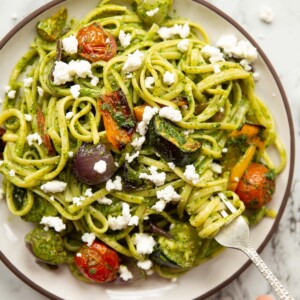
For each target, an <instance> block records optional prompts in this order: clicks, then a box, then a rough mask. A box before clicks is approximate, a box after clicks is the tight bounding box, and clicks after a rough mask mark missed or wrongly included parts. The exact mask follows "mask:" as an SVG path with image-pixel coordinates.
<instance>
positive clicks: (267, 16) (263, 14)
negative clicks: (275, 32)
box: [259, 6, 274, 24]
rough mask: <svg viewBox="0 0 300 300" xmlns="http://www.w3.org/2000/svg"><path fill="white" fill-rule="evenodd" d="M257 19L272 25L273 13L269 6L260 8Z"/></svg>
mask: <svg viewBox="0 0 300 300" xmlns="http://www.w3.org/2000/svg"><path fill="white" fill-rule="evenodd" d="M259 17H260V19H261V20H262V21H263V22H265V23H267V24H270V23H272V22H273V20H274V13H273V10H272V8H271V7H270V6H264V7H262V8H261V10H260V13H259Z"/></svg>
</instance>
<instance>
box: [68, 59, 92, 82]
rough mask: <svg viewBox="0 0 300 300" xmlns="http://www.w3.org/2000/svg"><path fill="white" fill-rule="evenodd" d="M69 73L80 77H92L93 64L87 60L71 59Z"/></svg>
mask: <svg viewBox="0 0 300 300" xmlns="http://www.w3.org/2000/svg"><path fill="white" fill-rule="evenodd" d="M69 74H70V75H71V76H74V75H77V76H78V77H80V78H86V77H92V76H93V74H92V65H91V64H90V63H89V62H88V61H87V60H82V59H78V60H71V61H70V62H69Z"/></svg>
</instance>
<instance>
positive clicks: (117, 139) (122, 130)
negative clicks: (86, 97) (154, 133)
mask: <svg viewBox="0 0 300 300" xmlns="http://www.w3.org/2000/svg"><path fill="white" fill-rule="evenodd" d="M98 103H99V109H100V111H101V114H102V116H103V122H104V127H105V131H106V136H107V139H108V140H109V142H110V143H111V144H112V145H113V147H114V148H115V149H118V150H121V149H122V148H124V146H125V145H126V144H128V143H129V142H130V141H131V137H132V135H133V133H134V132H135V127H136V122H135V119H134V118H133V116H132V114H131V110H130V108H129V105H128V102H127V99H126V96H125V95H124V93H123V92H122V91H116V92H112V93H110V94H106V95H103V96H102V97H101V98H100V99H99V101H98Z"/></svg>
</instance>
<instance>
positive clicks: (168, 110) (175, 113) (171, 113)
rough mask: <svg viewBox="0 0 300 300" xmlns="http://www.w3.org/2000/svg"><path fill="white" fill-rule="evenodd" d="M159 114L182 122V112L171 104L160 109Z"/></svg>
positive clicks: (173, 120)
mask: <svg viewBox="0 0 300 300" xmlns="http://www.w3.org/2000/svg"><path fill="white" fill-rule="evenodd" d="M159 116H160V117H162V118H166V119H168V120H170V121H172V122H180V121H182V114H181V111H180V110H179V109H175V108H173V107H170V106H165V107H163V108H162V109H161V110H160V111H159Z"/></svg>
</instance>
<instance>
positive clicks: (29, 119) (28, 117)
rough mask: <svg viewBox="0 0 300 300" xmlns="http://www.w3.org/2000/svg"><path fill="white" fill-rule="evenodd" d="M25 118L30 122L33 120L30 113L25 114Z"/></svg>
mask: <svg viewBox="0 0 300 300" xmlns="http://www.w3.org/2000/svg"><path fill="white" fill-rule="evenodd" d="M24 116H25V120H26V121H28V122H31V121H32V116H31V115H29V114H25V115H24Z"/></svg>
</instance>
